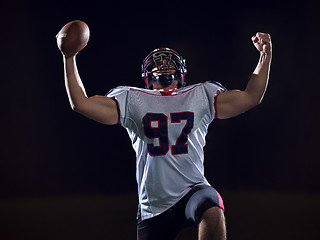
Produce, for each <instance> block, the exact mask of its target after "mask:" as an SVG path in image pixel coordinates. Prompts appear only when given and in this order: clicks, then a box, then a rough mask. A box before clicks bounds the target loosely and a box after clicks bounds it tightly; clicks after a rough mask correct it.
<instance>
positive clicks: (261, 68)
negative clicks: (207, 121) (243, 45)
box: [217, 33, 272, 119]
mask: <svg viewBox="0 0 320 240" xmlns="http://www.w3.org/2000/svg"><path fill="white" fill-rule="evenodd" d="M251 40H252V42H253V44H254V46H255V47H256V48H257V50H258V51H259V52H260V58H259V61H258V64H257V66H256V68H255V70H254V72H253V74H252V76H251V78H250V79H249V82H248V84H247V87H246V89H245V90H244V91H240V90H230V91H227V92H223V93H221V94H219V96H218V97H217V112H218V118H220V119H226V118H231V117H234V116H236V115H239V114H241V113H243V112H245V111H247V110H249V109H250V108H253V107H254V106H256V105H258V104H259V103H260V102H261V100H262V98H263V96H264V93H265V91H266V88H267V85H268V80H269V72H270V64H271V58H272V45H271V38H270V35H269V34H266V33H257V34H256V36H253V37H252V38H251Z"/></svg>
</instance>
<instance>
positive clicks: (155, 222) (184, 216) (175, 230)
mask: <svg viewBox="0 0 320 240" xmlns="http://www.w3.org/2000/svg"><path fill="white" fill-rule="evenodd" d="M215 206H217V207H220V208H221V209H222V210H224V206H223V202H222V198H221V197H220V195H219V193H218V192H217V191H216V190H215V189H214V188H213V187H210V186H206V185H200V186H195V187H193V188H192V189H191V190H190V191H189V192H188V193H187V194H186V196H184V197H183V198H182V199H181V200H180V201H179V202H178V203H176V204H175V205H174V206H173V207H171V208H170V209H168V210H167V211H165V212H164V213H161V214H160V215H158V216H155V217H153V218H150V219H146V220H142V221H141V220H140V219H138V240H160V239H161V240H174V239H175V238H176V237H177V236H178V234H179V232H180V231H181V230H182V229H184V228H186V227H190V226H194V227H197V226H198V224H199V223H200V221H201V217H202V214H203V213H204V212H205V211H206V210H207V209H209V208H211V207H215Z"/></svg>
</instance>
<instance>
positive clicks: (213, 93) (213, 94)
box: [204, 81, 227, 120]
mask: <svg viewBox="0 0 320 240" xmlns="http://www.w3.org/2000/svg"><path fill="white" fill-rule="evenodd" d="M204 89H205V92H206V95H207V97H208V101H209V105H210V111H211V117H212V120H213V119H215V118H217V96H218V95H219V94H220V93H222V92H226V91H227V89H226V88H225V87H223V86H222V85H221V84H220V83H218V82H214V81H208V82H206V83H205V84H204Z"/></svg>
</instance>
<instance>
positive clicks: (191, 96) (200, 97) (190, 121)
mask: <svg viewBox="0 0 320 240" xmlns="http://www.w3.org/2000/svg"><path fill="white" fill-rule="evenodd" d="M208 104H209V103H208V99H207V96H206V95H205V94H204V91H203V89H202V88H201V87H199V86H198V85H195V86H191V87H189V88H184V89H179V90H176V91H174V92H173V93H172V94H171V95H170V94H168V93H161V92H157V91H150V90H140V89H135V90H133V91H130V93H129V95H128V107H127V111H128V112H127V113H126V115H127V116H129V118H130V119H129V118H128V119H126V125H127V126H128V127H129V128H131V129H133V130H134V132H135V134H137V135H138V136H139V137H140V138H141V139H144V140H145V141H147V142H148V143H150V144H153V147H150V146H149V149H150V151H149V153H150V155H161V154H165V153H167V152H168V151H171V153H172V154H179V153H181V152H184V151H186V147H185V142H186V140H187V139H186V138H187V137H188V135H189V134H192V132H193V131H195V130H197V129H199V128H201V127H203V124H208V123H209V122H210V119H211V113H210V107H209V106H208ZM166 141H168V143H169V146H168V145H167V144H166V145H163V144H162V143H164V142H166ZM157 142H158V143H157ZM170 146H172V147H171V149H170Z"/></svg>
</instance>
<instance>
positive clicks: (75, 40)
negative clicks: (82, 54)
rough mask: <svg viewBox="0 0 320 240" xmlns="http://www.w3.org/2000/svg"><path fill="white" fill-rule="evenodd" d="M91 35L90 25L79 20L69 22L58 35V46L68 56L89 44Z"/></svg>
mask: <svg viewBox="0 0 320 240" xmlns="http://www.w3.org/2000/svg"><path fill="white" fill-rule="evenodd" d="M89 37H90V30H89V27H88V25H87V24H86V23H85V22H83V21H79V20H75V21H72V22H69V23H67V24H66V25H64V26H63V27H62V28H61V30H60V31H59V33H58V34H57V35H56V38H57V45H58V48H59V49H60V51H61V52H62V53H63V54H64V55H65V56H66V57H70V56H73V55H75V54H77V53H78V52H79V51H81V50H82V49H83V48H84V47H85V46H86V45H87V43H88V41H89Z"/></svg>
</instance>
